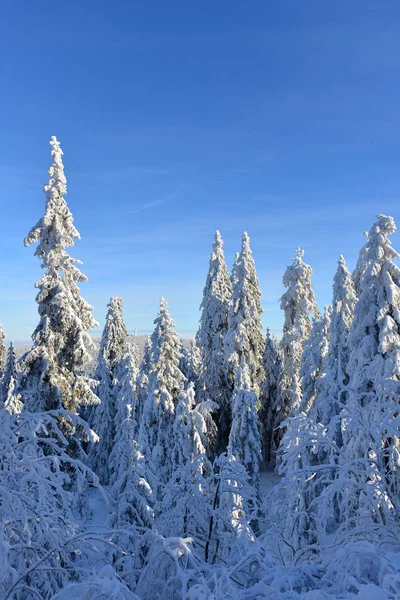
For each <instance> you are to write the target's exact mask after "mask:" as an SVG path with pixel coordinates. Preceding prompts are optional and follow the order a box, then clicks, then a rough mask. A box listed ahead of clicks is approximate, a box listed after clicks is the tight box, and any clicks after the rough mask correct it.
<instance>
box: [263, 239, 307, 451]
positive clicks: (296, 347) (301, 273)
mask: <svg viewBox="0 0 400 600" xmlns="http://www.w3.org/2000/svg"><path fill="white" fill-rule="evenodd" d="M303 256H304V251H303V250H300V248H298V249H297V251H296V258H294V259H293V264H291V265H289V266H288V268H287V269H286V272H285V274H284V276H283V285H284V286H285V287H286V288H287V290H286V292H285V293H284V294H283V296H282V297H281V309H282V310H283V311H284V313H285V321H284V325H283V336H282V339H281V342H280V349H281V358H282V368H281V377H280V381H279V388H280V389H279V400H278V403H277V405H276V413H275V418H274V424H273V430H276V431H277V434H278V435H277V438H278V439H275V440H274V445H275V444H278V445H279V441H280V439H281V438H282V435H283V431H282V429H278V428H279V427H280V425H281V423H282V422H283V421H284V420H285V419H286V417H288V416H289V415H290V414H294V413H295V412H296V411H297V410H298V408H299V406H300V402H301V379H300V368H301V356H302V353H303V343H304V341H305V340H306V339H307V338H308V336H309V335H310V331H311V317H312V316H313V317H314V319H318V318H319V310H318V307H317V304H316V301H315V294H314V290H313V288H312V284H311V275H312V269H311V267H310V265H308V264H306V263H305V262H304V261H303ZM276 449H277V448H276V447H274V448H273V449H272V455H273V454H274V452H276Z"/></svg>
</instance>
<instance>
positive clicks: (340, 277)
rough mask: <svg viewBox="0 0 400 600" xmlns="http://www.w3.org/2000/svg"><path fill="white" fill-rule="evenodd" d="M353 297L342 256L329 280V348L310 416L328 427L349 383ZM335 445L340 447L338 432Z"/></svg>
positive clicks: (351, 285) (340, 405)
mask: <svg viewBox="0 0 400 600" xmlns="http://www.w3.org/2000/svg"><path fill="white" fill-rule="evenodd" d="M355 304H356V295H355V292H354V285H353V281H352V278H351V275H350V273H349V270H348V268H347V266H346V262H345V260H344V258H343V256H340V258H339V262H338V268H337V271H336V274H335V277H334V280H333V300H332V315H331V324H330V333H329V348H328V354H327V359H326V366H325V371H326V373H325V377H324V378H323V379H322V380H321V382H320V389H319V393H318V396H317V398H316V401H315V405H314V410H313V414H314V417H315V419H316V420H317V421H318V422H319V423H323V424H324V425H328V424H329V423H330V422H331V420H332V418H333V417H334V416H337V415H339V413H340V411H341V410H342V408H343V404H344V402H345V388H346V386H347V384H348V382H349V377H348V374H347V365H348V361H349V346H348V336H349V330H350V326H351V323H352V320H353V315H354V307H355ZM337 433H338V435H337V436H336V442H337V443H340V438H341V435H340V428H339V429H338V432H337Z"/></svg>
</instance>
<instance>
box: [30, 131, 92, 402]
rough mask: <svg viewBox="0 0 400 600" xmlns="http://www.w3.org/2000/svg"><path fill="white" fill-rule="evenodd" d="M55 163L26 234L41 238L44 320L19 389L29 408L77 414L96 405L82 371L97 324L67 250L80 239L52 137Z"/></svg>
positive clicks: (40, 294)
mask: <svg viewBox="0 0 400 600" xmlns="http://www.w3.org/2000/svg"><path fill="white" fill-rule="evenodd" d="M50 145H51V155H52V159H53V162H52V164H51V166H50V168H49V175H50V179H49V182H48V184H47V185H45V187H44V192H45V195H46V208H45V214H44V216H43V217H42V218H41V219H40V220H39V221H38V223H37V224H36V225H35V226H34V227H33V228H32V229H31V231H30V232H29V234H28V236H27V237H26V238H25V246H29V245H31V244H34V243H36V242H39V244H38V246H37V248H36V251H35V255H36V256H37V257H38V258H39V259H40V260H41V261H42V268H43V269H44V270H45V274H44V275H43V277H42V278H41V279H40V280H39V281H38V282H37V283H36V287H37V288H38V290H39V292H38V294H37V297H36V301H37V303H38V305H39V315H40V321H39V324H38V326H37V327H36V330H35V331H34V333H33V336H32V337H33V342H34V343H33V346H32V348H31V349H30V350H29V351H28V352H27V353H26V354H25V356H24V357H23V359H22V363H21V366H22V372H23V377H22V382H21V393H22V397H23V402H24V405H25V407H26V408H27V409H28V410H32V411H36V410H50V409H57V408H60V407H63V408H65V409H66V410H68V411H70V412H72V413H76V411H77V410H78V408H79V406H88V405H91V404H96V403H97V402H98V399H97V397H96V395H95V394H94V393H93V391H92V389H91V382H90V380H88V378H87V377H85V376H84V375H82V372H83V371H84V369H85V366H86V365H87V363H88V362H89V361H90V359H91V353H92V352H93V349H94V343H93V340H92V339H91V337H90V330H91V329H93V327H95V326H96V325H97V323H96V321H95V320H94V318H93V316H92V307H91V306H90V305H89V304H88V303H87V302H85V300H83V298H82V297H81V295H80V290H79V287H78V284H79V283H83V282H85V281H87V278H86V276H85V275H83V274H82V273H81V272H80V270H79V269H78V267H77V264H79V263H80V261H78V260H76V259H74V258H71V257H70V256H69V254H68V253H67V251H66V248H68V247H69V246H73V245H74V240H76V239H80V235H79V232H78V231H77V230H76V228H75V226H74V225H73V218H72V214H71V212H70V210H69V208H68V206H67V203H66V201H65V199H64V195H65V194H66V191H67V187H66V178H65V175H64V167H63V163H62V155H63V153H62V150H61V148H60V144H59V142H58V141H57V139H56V138H55V137H52V138H51V140H50Z"/></svg>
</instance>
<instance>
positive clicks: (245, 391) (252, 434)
mask: <svg viewBox="0 0 400 600" xmlns="http://www.w3.org/2000/svg"><path fill="white" fill-rule="evenodd" d="M232 403H233V409H232V414H233V419H232V427H231V431H230V435H229V446H228V454H232V455H233V456H234V457H235V458H236V459H237V460H239V461H240V462H241V463H242V464H243V465H244V466H245V467H246V470H247V473H248V475H249V480H250V482H251V484H252V485H253V486H254V487H255V488H256V489H257V488H258V485H259V472H260V463H261V459H262V452H261V436H260V421H259V419H258V414H257V408H256V406H257V396H256V394H255V393H254V392H253V391H252V389H251V386H250V378H249V375H248V368H247V366H246V365H245V366H244V367H242V368H239V370H238V372H237V374H236V381H235V388H234V391H233V397H232Z"/></svg>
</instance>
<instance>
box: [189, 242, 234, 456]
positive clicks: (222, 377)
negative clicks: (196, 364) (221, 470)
mask: <svg viewBox="0 0 400 600" xmlns="http://www.w3.org/2000/svg"><path fill="white" fill-rule="evenodd" d="M231 293H232V292H231V283H230V281H229V274H228V269H227V266H226V263H225V256H224V251H223V242H222V237H221V234H220V232H219V231H216V233H215V237H214V243H213V248H212V252H211V257H210V262H209V269H208V274H207V279H206V284H205V286H204V291H203V299H202V302H201V305H200V310H201V319H200V327H199V330H198V332H197V336H196V343H197V346H198V347H199V349H200V352H201V362H200V372H199V381H198V386H197V401H198V402H204V401H208V400H212V401H213V402H216V404H218V406H219V409H218V412H217V415H216V422H217V427H218V440H217V446H218V448H217V450H223V449H225V448H226V445H227V443H228V435H229V427H230V420H231V408H230V396H231V389H230V385H229V383H228V379H227V373H226V358H225V350H224V339H225V336H226V334H227V331H228V305H229V300H230V297H231Z"/></svg>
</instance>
